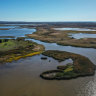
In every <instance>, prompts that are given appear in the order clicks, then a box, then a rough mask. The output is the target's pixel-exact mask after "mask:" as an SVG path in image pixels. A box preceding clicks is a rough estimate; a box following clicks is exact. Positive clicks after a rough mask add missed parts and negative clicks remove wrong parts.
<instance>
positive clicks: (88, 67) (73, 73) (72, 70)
mask: <svg viewBox="0 0 96 96" xmlns="http://www.w3.org/2000/svg"><path fill="white" fill-rule="evenodd" d="M42 54H43V55H45V56H48V57H52V58H54V59H56V60H58V61H64V60H66V59H68V58H71V59H72V60H73V64H67V65H63V66H57V70H49V71H45V72H43V73H41V74H40V77H42V78H43V79H47V80H55V79H56V80H62V79H64V80H65V79H66V80H68V79H73V78H77V77H85V76H92V75H94V74H95V69H96V66H95V65H94V64H93V63H92V62H91V61H90V60H89V59H88V58H86V57H84V56H81V55H78V54H74V53H70V52H65V51H57V50H48V51H45V52H43V53H42Z"/></svg>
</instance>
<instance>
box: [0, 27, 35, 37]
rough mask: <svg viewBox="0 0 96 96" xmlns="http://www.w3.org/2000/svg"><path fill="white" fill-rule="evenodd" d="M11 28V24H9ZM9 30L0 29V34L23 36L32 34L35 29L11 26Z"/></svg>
mask: <svg viewBox="0 0 96 96" xmlns="http://www.w3.org/2000/svg"><path fill="white" fill-rule="evenodd" d="M9 27H10V28H11V26H9ZM13 27H14V26H12V28H11V29H9V30H0V36H15V37H25V34H32V33H33V32H35V31H36V30H35V29H28V28H19V27H17V28H13Z"/></svg>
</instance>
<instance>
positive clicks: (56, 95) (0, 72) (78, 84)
mask: <svg viewBox="0 0 96 96" xmlns="http://www.w3.org/2000/svg"><path fill="white" fill-rule="evenodd" d="M18 30H19V29H18ZM24 30H25V28H23V29H22V32H23V31H24ZM28 30H29V31H30V29H27V31H28ZM29 31H28V32H29ZM3 32H4V31H3ZM13 32H15V31H14V30H13ZM32 32H35V31H34V30H33V29H31V33H32ZM17 33H18V32H17ZM29 40H32V41H34V42H37V43H39V44H43V45H44V46H45V49H46V50H62V51H67V52H73V53H77V54H81V55H83V56H86V57H88V58H89V59H90V60H91V61H92V62H93V63H94V64H96V49H93V48H80V47H72V46H61V45H57V44H56V43H45V42H41V41H39V40H34V39H29ZM42 56H43V55H36V56H32V57H27V58H25V59H20V60H18V61H13V62H12V63H6V64H3V65H0V96H96V75H95V76H90V77H80V78H77V79H72V80H52V81H50V80H43V79H42V78H40V76H39V75H40V73H42V72H44V71H46V70H51V69H56V67H57V66H58V65H64V64H66V63H70V62H72V61H71V60H66V61H63V62H58V61H57V60H54V59H52V58H51V57H47V60H41V57H42Z"/></svg>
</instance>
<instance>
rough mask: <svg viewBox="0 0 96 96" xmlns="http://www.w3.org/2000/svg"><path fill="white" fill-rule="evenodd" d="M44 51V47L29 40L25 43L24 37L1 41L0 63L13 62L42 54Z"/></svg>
mask: <svg viewBox="0 0 96 96" xmlns="http://www.w3.org/2000/svg"><path fill="white" fill-rule="evenodd" d="M43 51H44V46H43V45H39V44H37V43H35V42H32V41H28V40H26V41H25V40H24V38H23V37H20V38H19V37H18V38H17V39H0V63H4V62H12V61H13V60H18V59H20V58H25V57H28V56H33V55H36V54H40V53H42V52H43Z"/></svg>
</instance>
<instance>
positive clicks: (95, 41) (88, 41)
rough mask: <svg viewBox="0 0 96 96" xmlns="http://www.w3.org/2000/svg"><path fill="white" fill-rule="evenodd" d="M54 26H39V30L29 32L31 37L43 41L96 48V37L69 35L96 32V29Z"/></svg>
mask: <svg viewBox="0 0 96 96" xmlns="http://www.w3.org/2000/svg"><path fill="white" fill-rule="evenodd" d="M53 28H54V27H48V26H47V27H37V31H36V32H34V33H33V34H28V35H27V36H28V37H29V38H33V39H37V40H41V41H43V42H49V43H57V44H59V45H64V46H75V47H86V48H96V38H82V39H75V38H72V37H69V33H89V34H96V31H68V30H67V31H59V30H54V29H53Z"/></svg>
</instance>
